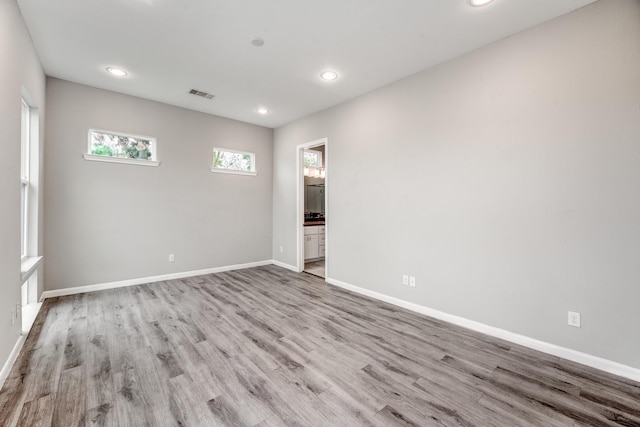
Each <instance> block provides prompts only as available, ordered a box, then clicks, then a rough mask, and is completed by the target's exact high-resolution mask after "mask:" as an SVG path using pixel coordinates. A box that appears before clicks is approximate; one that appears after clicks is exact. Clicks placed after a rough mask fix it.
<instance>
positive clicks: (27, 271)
mask: <svg viewBox="0 0 640 427" xmlns="http://www.w3.org/2000/svg"><path fill="white" fill-rule="evenodd" d="M40 261H42V257H41V256H29V257H25V258H24V259H23V260H22V264H21V266H20V279H21V281H22V283H24V282H25V281H26V280H27V279H28V278H29V276H31V275H32V274H33V272H34V271H36V269H37V268H38V265H40Z"/></svg>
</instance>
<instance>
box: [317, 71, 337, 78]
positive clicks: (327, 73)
mask: <svg viewBox="0 0 640 427" xmlns="http://www.w3.org/2000/svg"><path fill="white" fill-rule="evenodd" d="M320 78H321V79H322V80H335V79H337V78H338V73H336V72H335V71H323V72H321V73H320Z"/></svg>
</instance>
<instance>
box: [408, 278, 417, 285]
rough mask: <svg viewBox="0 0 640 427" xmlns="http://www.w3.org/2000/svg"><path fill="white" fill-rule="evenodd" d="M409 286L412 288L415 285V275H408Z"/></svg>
mask: <svg viewBox="0 0 640 427" xmlns="http://www.w3.org/2000/svg"><path fill="white" fill-rule="evenodd" d="M409 286H411V287H412V288H415V287H416V276H411V277H409Z"/></svg>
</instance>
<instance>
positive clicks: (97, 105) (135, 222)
mask: <svg viewBox="0 0 640 427" xmlns="http://www.w3.org/2000/svg"><path fill="white" fill-rule="evenodd" d="M47 108H48V111H49V112H50V114H49V115H48V118H47V144H48V146H49V149H48V150H47V153H46V158H45V164H46V171H45V173H46V175H45V185H46V189H45V190H46V191H45V193H46V198H45V210H46V227H45V228H46V235H45V244H46V246H45V249H46V257H45V267H46V269H47V280H46V288H47V290H54V289H60V288H69V287H77V286H82V285H92V284H101V283H107V282H113V281H120V280H128V279H136V278H143V277H150V276H156V275H163V274H170V273H178V272H186V271H192V270H200V269H206V268H213V267H221V266H227V265H234V264H241V263H249V262H256V261H263V260H270V259H271V241H272V228H271V224H272V216H271V215H272V198H271V194H272V184H273V179H272V164H273V159H272V152H273V131H272V130H271V129H267V128H264V127H260V126H254V125H249V124H246V123H241V122H237V121H234V120H229V119H224V118H221V117H216V116H211V115H208V114H203V113H198V112H194V111H190V110H185V109H182V108H178V107H173V106H169V105H166V104H161V103H157V102H152V101H147V100H143V99H140V98H135V97H132V96H127V95H122V94H117V93H114V92H109V91H105V90H100V89H95V88H91V87H88V86H83V85H79V84H75V83H71V82H67V81H63V80H58V79H53V78H48V79H47ZM90 128H98V129H106V130H112V131H116V132H117V131H120V132H126V133H132V134H138V135H148V136H154V137H157V143H158V148H157V152H158V156H159V158H158V159H159V160H160V161H161V165H160V166H159V167H157V168H154V167H144V166H133V165H124V164H112V163H100V162H92V161H87V160H84V159H83V158H82V154H83V153H85V152H86V150H87V131H88V130H89V129H90ZM213 147H223V148H232V149H236V150H244V151H250V152H255V153H256V165H257V170H258V175H257V176H240V175H230V174H220V173H212V172H210V170H209V167H210V165H211V161H212V149H213ZM169 253H174V254H175V262H174V263H169V262H168V255H169Z"/></svg>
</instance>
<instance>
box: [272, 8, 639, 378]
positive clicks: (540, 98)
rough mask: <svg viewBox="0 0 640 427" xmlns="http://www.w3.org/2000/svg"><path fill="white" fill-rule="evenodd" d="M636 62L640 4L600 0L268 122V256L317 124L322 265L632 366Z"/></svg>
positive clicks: (291, 255) (290, 256)
mask: <svg viewBox="0 0 640 427" xmlns="http://www.w3.org/2000/svg"><path fill="white" fill-rule="evenodd" d="M639 76H640V2H639V1H637V0H601V1H599V2H596V3H594V4H592V5H590V6H587V7H585V8H583V9H580V10H578V11H576V12H574V13H571V14H569V15H565V16H563V17H561V18H558V19H556V20H554V21H551V22H549V23H547V24H544V25H542V26H539V27H536V28H534V29H531V30H529V31H526V32H524V33H521V34H519V35H516V36H513V37H510V38H508V39H505V40H502V41H500V42H497V43H495V44H493V45H491V46H489V47H487V48H484V49H481V50H479V51H476V52H474V53H472V54H469V55H466V56H464V57H461V58H459V59H457V60H455V61H452V62H449V63H447V64H444V65H442V66H439V67H437V68H434V69H430V70H427V71H424V72H421V73H419V74H416V75H413V76H411V77H409V78H406V79H404V80H401V81H399V82H396V83H394V84H392V85H390V86H387V87H384V88H381V89H379V90H375V91H373V92H370V93H369V94H367V95H364V96H361V97H359V98H356V99H354V100H352V101H350V102H348V103H345V104H342V105H340V106H337V107H334V108H332V109H329V110H325V111H323V112H320V113H318V114H315V115H313V116H310V117H307V118H304V119H302V120H299V121H296V122H294V123H291V124H289V125H287V126H284V127H282V128H279V129H276V131H275V134H274V138H275V139H274V144H275V146H274V171H275V172H274V173H275V176H274V185H275V188H274V225H273V229H274V241H273V254H274V258H276V259H277V260H279V261H281V262H284V263H287V264H291V265H295V262H296V256H295V255H296V252H295V245H296V227H295V223H296V222H295V212H296V210H295V192H296V191H295V164H296V162H295V146H296V145H297V144H301V143H305V142H308V141H312V140H316V139H319V138H322V137H328V141H329V148H330V150H329V159H328V162H329V166H330V169H329V172H328V174H329V184H328V185H329V188H328V197H329V212H328V228H327V230H328V242H329V245H330V246H329V247H328V254H329V258H328V266H329V271H328V276H329V277H330V278H333V279H337V280H341V281H344V282H347V283H351V284H353V285H357V286H360V287H363V288H366V289H370V290H373V291H376V292H380V293H383V294H386V295H390V296H394V297H397V298H401V299H404V300H407V301H411V302H414V303H417V304H421V305H424V306H428V307H432V308H435V309H437V310H441V311H444V312H447V313H451V314H454V315H458V316H462V317H464V318H468V319H472V320H475V321H479V322H482V323H485V324H488V325H492V326H496V327H499V328H503V329H506V330H509V331H513V332H516V333H519V334H523V335H526V336H530V337H533V338H536V339H540V340H543V341H546V342H550V343H554V344H558V345H561V346H564V347H568V348H572V349H575V350H578V351H582V352H586V353H589V354H593V355H596V356H600V357H604V358H606V359H610V360H614V361H617V362H621V363H624V364H627V365H629V366H633V367H636V368H640V340H638V325H640V310H638V308H637V305H638V301H640V285H639V283H640V262H639V260H640V188H639V187H638V186H639V183H640V78H639ZM280 245H283V246H284V248H285V251H284V253H282V254H281V253H280V252H279V250H277V249H278V248H279V246H280ZM402 274H411V275H415V276H416V277H417V287H416V288H415V289H413V288H409V287H406V286H403V285H402V284H401V275H402ZM568 310H572V311H578V312H581V313H582V326H583V327H582V328H581V329H576V328H570V327H568V326H567V311H568Z"/></svg>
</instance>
